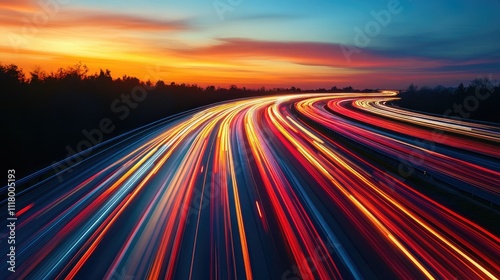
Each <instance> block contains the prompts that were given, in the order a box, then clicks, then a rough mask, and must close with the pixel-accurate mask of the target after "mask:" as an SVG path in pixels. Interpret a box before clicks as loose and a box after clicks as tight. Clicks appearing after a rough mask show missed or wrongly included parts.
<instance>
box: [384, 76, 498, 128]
mask: <svg viewBox="0 0 500 280" xmlns="http://www.w3.org/2000/svg"><path fill="white" fill-rule="evenodd" d="M399 97H400V100H397V101H394V102H393V103H394V104H396V105H399V106H401V107H404V108H408V109H412V110H417V111H423V112H428V113H433V114H438V115H441V116H443V115H444V116H447V117H450V118H456V119H464V120H465V119H469V120H476V121H487V122H495V123H500V114H499V112H500V85H499V84H498V83H496V82H495V81H493V80H492V79H491V78H490V77H478V78H476V79H474V80H472V81H471V82H470V84H469V85H468V86H464V84H463V83H460V85H458V86H457V87H455V88H454V87H443V86H438V87H435V88H430V87H425V86H424V87H420V88H419V87H418V86H416V85H414V84H411V85H410V86H409V87H408V88H407V89H406V90H404V91H401V92H400V94H399Z"/></svg>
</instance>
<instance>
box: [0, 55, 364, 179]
mask: <svg viewBox="0 0 500 280" xmlns="http://www.w3.org/2000/svg"><path fill="white" fill-rule="evenodd" d="M88 72H89V71H88V68H87V67H86V66H85V65H82V64H81V63H79V64H77V65H74V66H71V67H67V68H60V69H58V70H57V71H55V72H51V73H46V72H44V71H43V70H42V69H40V68H39V67H36V68H35V70H33V71H32V72H30V73H29V77H28V75H27V74H25V73H24V72H23V70H22V69H19V68H18V67H17V66H16V65H12V64H11V65H1V64H0V86H1V91H2V92H1V94H2V114H3V116H2V122H4V123H5V124H4V125H3V127H4V131H5V134H4V135H6V137H4V139H6V141H5V142H3V143H5V144H4V146H3V147H2V148H3V151H4V152H3V153H2V154H3V155H4V156H5V157H4V160H3V161H4V162H5V164H8V166H7V167H8V168H17V170H18V171H17V174H18V175H19V176H22V175H27V174H30V173H32V172H34V171H36V170H38V169H41V168H43V167H46V166H48V165H51V164H52V163H53V162H54V161H56V160H57V161H58V160H62V159H64V158H65V157H66V156H67V155H68V151H67V147H70V148H71V149H73V150H76V147H75V146H76V145H77V143H78V142H79V141H81V140H82V139H86V138H85V137H86V136H85V135H84V134H83V130H86V131H92V130H93V129H97V128H99V127H100V125H101V123H100V122H101V121H102V120H103V119H109V120H110V122H111V123H108V124H106V126H108V127H113V129H112V131H111V129H110V131H109V133H105V134H104V139H103V141H105V140H108V139H111V138H113V137H115V136H117V135H120V134H122V133H124V132H127V131H130V130H132V129H134V128H137V127H140V126H142V125H145V124H148V123H151V122H153V121H156V120H158V119H161V118H164V117H168V116H171V115H174V114H176V113H180V112H183V111H186V110H189V109H193V108H196V107H200V106H203V105H208V104H211V103H215V102H219V101H224V100H229V99H236V98H243V97H251V96H259V95H269V94H279V93H300V92H306V91H305V90H302V89H300V88H296V87H290V88H273V89H265V88H264V87H262V88H260V89H247V88H244V87H243V88H238V87H237V86H234V85H232V86H230V87H229V88H221V87H215V86H207V87H204V88H203V87H200V86H197V85H189V84H176V83H174V82H171V83H165V82H164V81H158V82H156V83H155V84H153V83H151V82H149V81H141V80H139V79H138V78H136V77H131V76H123V77H119V78H113V77H112V76H111V72H110V71H109V70H100V71H99V73H94V74H89V73H88ZM307 92H373V90H369V89H365V90H363V91H359V90H355V89H353V88H352V87H351V86H349V87H345V88H337V87H332V88H330V89H324V88H322V89H315V90H307Z"/></svg>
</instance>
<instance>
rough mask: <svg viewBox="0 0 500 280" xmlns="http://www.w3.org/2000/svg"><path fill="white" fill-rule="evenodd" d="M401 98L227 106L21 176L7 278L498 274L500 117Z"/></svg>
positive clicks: (301, 97)
mask: <svg viewBox="0 0 500 280" xmlns="http://www.w3.org/2000/svg"><path fill="white" fill-rule="evenodd" d="M395 98H397V96H395V93H393V92H390V91H386V92H382V93H378V94H353V93H349V94H347V93H346V94H342V93H336V94H297V95H279V96H267V97H258V98H257V97H256V98H252V99H245V100H235V101H229V102H225V103H219V104H216V105H213V106H210V107H205V108H202V109H199V110H196V111H193V112H190V113H186V114H182V115H179V116H177V117H175V118H170V119H168V120H164V121H159V122H157V123H155V124H154V125H151V126H148V127H145V128H143V129H138V130H136V131H134V132H133V133H130V134H129V135H127V137H126V138H124V140H122V141H115V142H113V144H112V145H111V144H110V145H109V147H107V148H106V149H101V150H99V152H95V153H94V154H91V155H87V156H86V157H85V159H84V160H83V161H82V162H80V163H78V164H76V165H74V166H71V167H70V168H68V169H67V170H65V171H63V172H61V173H59V174H55V175H53V176H50V175H48V174H50V171H51V170H52V169H51V168H47V169H45V170H42V171H40V172H38V173H37V174H34V175H33V176H31V177H29V178H26V179H20V180H18V181H17V189H18V190H19V191H18V192H17V193H16V213H17V221H16V243H15V247H16V263H15V270H16V272H15V273H12V272H10V271H8V270H7V268H8V267H9V264H7V263H6V262H5V261H2V264H1V266H2V268H1V271H0V278H2V279H102V278H106V279H340V278H343V279H498V278H500V237H499V234H500V229H499V221H500V214H499V213H500V212H499V210H498V209H499V207H498V205H500V149H499V147H500V127H499V126H495V125H493V124H484V123H471V122H466V121H463V120H457V119H447V118H443V117H440V116H434V115H432V116H431V115H426V114H424V113H420V112H413V111H408V110H404V109H402V108H398V107H394V106H392V105H391V103H390V101H391V100H394V99H395ZM35 177H36V178H35ZM37 178H38V179H37ZM40 178H42V179H40ZM2 193H7V188H6V187H3V188H2ZM2 199H3V201H2V209H7V199H6V197H5V196H4V198H2ZM2 211H3V210H2ZM6 212H7V211H6V210H5V211H3V213H2V215H4V216H5V215H6ZM6 218H7V217H5V218H4V219H3V220H4V221H5V220H6ZM7 235H8V233H6V231H2V244H3V245H2V246H3V247H2V248H4V247H5V248H8V247H7V245H6V242H4V240H5V239H6V238H7ZM2 250H4V249H2ZM2 252H4V253H3V255H4V256H5V250H4V251H2ZM4 258H5V257H4Z"/></svg>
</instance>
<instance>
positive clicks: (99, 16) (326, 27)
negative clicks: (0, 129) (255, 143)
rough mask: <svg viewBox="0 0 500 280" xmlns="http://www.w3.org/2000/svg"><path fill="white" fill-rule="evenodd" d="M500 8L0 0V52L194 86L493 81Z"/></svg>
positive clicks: (486, 1) (336, 0)
mask: <svg viewBox="0 0 500 280" xmlns="http://www.w3.org/2000/svg"><path fill="white" fill-rule="evenodd" d="M499 10H500V1H498V0H483V1H472V0H469V1H463V0H454V1H451V0H447V1H430V0H425V1H424V0H421V1H410V0H400V1H399V2H398V1H397V0H389V1H387V0H384V1H359V0H329V1H323V0H309V1H303V0H302V1H298V0H286V1H285V0H273V1H262V0H220V1H219V0H217V1H213V0H203V1H201V0H182V1H181V0H162V1H160V0H146V1H144V0H133V1H118V0H112V1H106V0H105V1H100V0H59V2H57V1H56V0H40V1H31V0H0V32H1V34H2V39H1V40H0V63H2V64H10V63H14V64H16V65H18V66H20V67H21V68H23V69H24V71H25V72H29V71H32V70H33V69H34V67H35V66H40V67H41V68H42V69H44V70H46V71H48V72H50V71H52V70H55V69H57V68H59V67H66V66H70V65H74V64H76V63H78V62H82V63H83V64H86V65H87V66H88V67H89V68H90V72H91V73H93V72H97V71H99V68H103V69H106V68H108V69H110V70H111V73H112V75H113V77H115V78H116V77H120V76H122V75H123V74H128V75H132V76H136V77H138V78H140V79H144V80H147V79H151V80H153V81H155V80H158V79H162V80H164V81H165V82H172V81H175V82H176V83H197V84H199V85H209V84H214V85H220V86H228V85H230V84H236V85H238V86H248V87H260V86H267V87H274V86H280V87H281V86H283V87H289V86H298V87H303V88H317V87H331V86H333V85H337V86H348V85H352V86H354V87H374V88H402V87H406V86H407V85H408V84H409V83H411V82H414V83H416V84H418V85H430V86H435V85H438V84H442V85H452V86H453V85H456V84H458V83H460V82H464V83H468V82H469V81H470V80H472V79H473V78H475V77H477V76H479V75H489V74H491V75H492V77H493V78H494V79H497V80H498V77H499V76H500V52H499V50H500V17H499V16H498V11H499ZM387 15H389V16H390V18H388V17H387ZM377 17H378V21H377ZM359 31H362V32H363V34H362V35H360V33H359ZM366 39H368V40H366ZM354 48H355V49H354Z"/></svg>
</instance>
